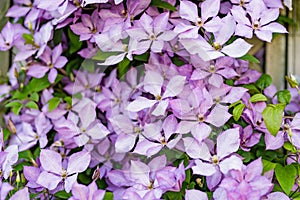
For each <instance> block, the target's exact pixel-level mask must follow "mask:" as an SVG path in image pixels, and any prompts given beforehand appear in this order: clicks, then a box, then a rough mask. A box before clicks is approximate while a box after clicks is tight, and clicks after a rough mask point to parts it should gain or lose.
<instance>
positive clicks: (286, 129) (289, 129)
mask: <svg viewBox="0 0 300 200" xmlns="http://www.w3.org/2000/svg"><path fill="white" fill-rule="evenodd" d="M299 127H300V113H296V115H295V116H294V118H293V120H292V121H291V122H290V123H285V124H284V125H283V127H282V131H280V132H278V134H283V133H286V135H287V138H288V140H289V141H290V142H291V143H292V144H293V145H294V146H295V147H297V148H300V128H299ZM282 132H283V133H282Z"/></svg>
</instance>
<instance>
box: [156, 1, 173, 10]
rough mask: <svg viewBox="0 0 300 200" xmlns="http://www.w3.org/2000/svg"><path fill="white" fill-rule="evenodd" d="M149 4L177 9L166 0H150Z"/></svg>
mask: <svg viewBox="0 0 300 200" xmlns="http://www.w3.org/2000/svg"><path fill="white" fill-rule="evenodd" d="M150 5H151V6H155V7H157V8H163V9H167V10H171V11H177V9H176V8H175V7H174V6H172V5H171V4H169V3H168V2H165V1H162V0H152V1H151V4H150Z"/></svg>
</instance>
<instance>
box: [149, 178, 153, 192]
mask: <svg viewBox="0 0 300 200" xmlns="http://www.w3.org/2000/svg"><path fill="white" fill-rule="evenodd" d="M153 183H154V181H153V180H150V183H149V185H148V190H152V189H153Z"/></svg>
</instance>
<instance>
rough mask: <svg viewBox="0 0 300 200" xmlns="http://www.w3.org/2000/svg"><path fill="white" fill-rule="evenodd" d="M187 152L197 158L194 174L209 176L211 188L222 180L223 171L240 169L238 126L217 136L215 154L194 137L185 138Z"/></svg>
mask: <svg viewBox="0 0 300 200" xmlns="http://www.w3.org/2000/svg"><path fill="white" fill-rule="evenodd" d="M183 140H184V144H185V148H186V152H187V154H188V155H189V156H191V157H192V158H196V159H197V160H195V166H193V167H192V169H193V172H194V174H200V175H204V176H207V184H208V187H209V188H210V189H212V188H213V187H215V186H216V185H217V184H218V183H219V182H220V180H221V173H222V174H227V173H228V172H229V171H230V170H231V169H237V170H240V169H241V167H242V164H243V162H242V160H241V159H240V158H239V157H238V156H237V155H235V154H233V153H234V152H236V151H237V150H238V149H239V145H240V135H239V131H238V129H237V128H235V129H228V130H226V131H224V132H222V133H220V135H219V136H218V138H217V148H216V152H215V153H213V155H212V154H211V153H210V149H209V147H208V146H207V145H206V143H199V142H198V141H195V140H194V141H193V139H192V138H184V139H183Z"/></svg>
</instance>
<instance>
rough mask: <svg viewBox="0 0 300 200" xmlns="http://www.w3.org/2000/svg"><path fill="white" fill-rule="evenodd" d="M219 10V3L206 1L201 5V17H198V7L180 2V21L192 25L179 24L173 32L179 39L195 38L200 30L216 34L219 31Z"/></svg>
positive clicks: (190, 3) (187, 2)
mask: <svg viewBox="0 0 300 200" xmlns="http://www.w3.org/2000/svg"><path fill="white" fill-rule="evenodd" d="M219 9H220V1H215V0H206V1H204V2H203V3H202V4H201V16H200V17H199V16H198V6H197V5H196V4H194V3H193V2H191V1H180V6H179V15H180V17H181V18H182V19H185V20H188V21H190V22H191V23H192V24H186V23H179V24H178V25H176V27H175V29H174V32H176V33H178V34H179V37H180V38H197V37H198V35H199V34H198V32H199V29H200V28H202V27H203V28H204V29H205V30H206V31H208V32H216V31H217V30H218V29H219V23H220V21H221V20H220V18H219V17H218V16H217V14H218V13H219Z"/></svg>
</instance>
